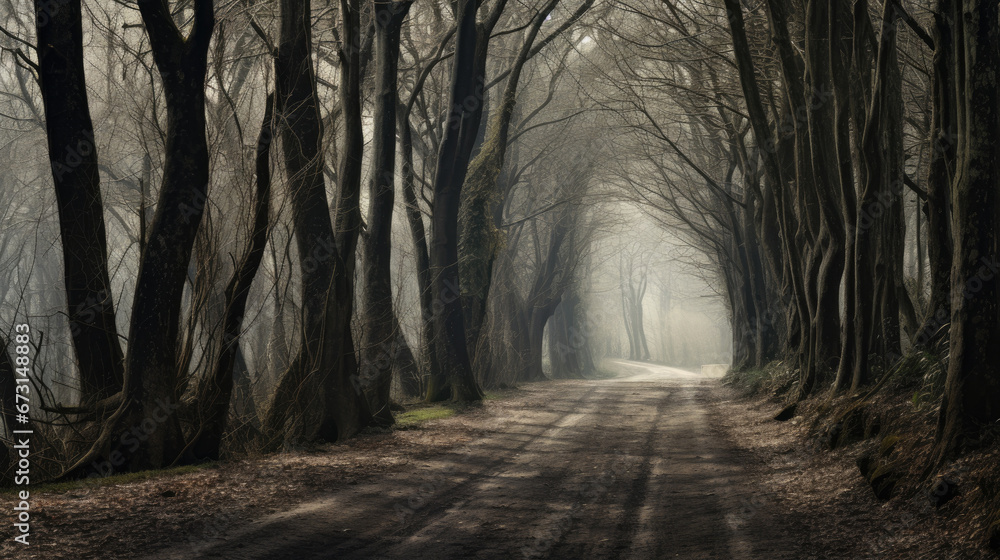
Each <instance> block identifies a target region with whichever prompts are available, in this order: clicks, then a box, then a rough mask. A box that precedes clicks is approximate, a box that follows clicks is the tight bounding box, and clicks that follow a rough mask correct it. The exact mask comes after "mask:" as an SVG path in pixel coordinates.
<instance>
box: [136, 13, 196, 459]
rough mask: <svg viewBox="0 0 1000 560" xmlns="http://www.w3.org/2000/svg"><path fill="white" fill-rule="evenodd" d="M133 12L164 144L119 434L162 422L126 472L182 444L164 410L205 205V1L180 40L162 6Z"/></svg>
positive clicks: (174, 378)
mask: <svg viewBox="0 0 1000 560" xmlns="http://www.w3.org/2000/svg"><path fill="white" fill-rule="evenodd" d="M139 11H140V13H141V14H142V20H143V23H144V24H145V27H146V32H147V34H148V35H149V42H150V45H151V47H152V51H153V60H154V61H155V62H156V66H157V68H159V70H160V75H161V77H162V79H163V82H162V83H163V92H164V96H165V98H166V105H167V137H166V152H165V158H164V167H163V182H162V184H161V186H160V197H159V201H158V202H157V205H156V214H155V215H154V216H153V222H152V223H151V224H150V228H149V243H148V245H147V246H146V251H145V253H144V254H143V257H142V259H141V262H140V264H139V274H138V279H137V281H136V289H135V296H134V299H133V303H132V324H131V328H130V330H129V337H128V342H129V349H130V351H129V352H128V356H127V358H126V363H125V383H124V386H125V397H126V399H127V402H128V405H127V406H128V410H129V412H130V414H127V415H126V421H125V424H124V426H128V427H133V426H139V425H141V424H142V423H143V422H147V421H148V420H149V419H151V418H156V419H160V418H161V417H162V416H164V414H166V419H165V420H163V421H162V422H161V423H160V425H158V426H157V427H156V428H155V429H154V430H153V431H152V433H151V434H149V435H148V439H146V440H145V441H144V442H142V445H139V446H138V447H137V449H135V452H134V453H133V454H132V455H131V457H130V458H129V461H128V464H129V467H130V468H131V469H133V470H140V469H145V468H158V467H162V466H164V465H167V464H170V463H171V462H173V461H174V459H176V458H177V456H178V453H179V452H180V450H181V447H182V444H183V442H182V433H181V428H180V424H179V422H178V421H177V417H176V415H174V414H173V413H172V409H171V407H173V406H175V403H178V402H179V401H180V395H179V394H177V390H178V387H179V386H180V384H179V383H178V381H179V380H178V374H179V372H178V369H177V366H178V363H177V347H178V333H179V327H180V314H181V297H182V294H183V290H184V283H185V281H186V280H187V275H188V266H189V264H190V262H191V252H192V248H193V245H194V240H195V237H196V235H197V232H198V226H199V225H200V223H201V218H202V216H203V214H204V210H205V201H206V199H207V197H208V182H209V154H208V140H207V136H206V130H205V77H206V74H207V61H208V46H209V43H210V41H211V37H212V31H213V28H214V26H215V13H214V6H213V2H212V0H196V1H195V3H194V25H193V29H192V31H191V34H190V36H189V37H188V38H187V39H185V38H184V37H183V36H182V34H181V32H180V30H179V29H178V28H177V27H176V25H175V24H174V21H173V19H172V17H171V15H170V12H169V10H168V8H167V5H166V3H164V2H159V1H156V0H143V1H140V2H139Z"/></svg>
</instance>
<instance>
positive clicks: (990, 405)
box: [934, 0, 1000, 465]
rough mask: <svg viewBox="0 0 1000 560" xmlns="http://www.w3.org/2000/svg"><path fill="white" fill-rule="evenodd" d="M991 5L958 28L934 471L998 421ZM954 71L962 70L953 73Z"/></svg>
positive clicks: (999, 199) (998, 154)
mask: <svg viewBox="0 0 1000 560" xmlns="http://www.w3.org/2000/svg"><path fill="white" fill-rule="evenodd" d="M997 12H998V9H997V3H996V2H992V1H984V0H967V1H966V2H965V3H964V4H963V6H962V10H961V13H960V14H959V16H960V17H958V18H955V20H954V21H955V25H956V26H960V27H962V33H961V36H962V39H963V42H962V43H961V51H962V55H963V56H964V59H965V63H964V69H965V70H966V72H965V73H964V74H958V75H957V76H956V80H958V81H960V82H963V83H964V92H965V95H964V96H962V97H959V103H961V104H963V105H964V110H962V111H961V112H960V115H962V118H961V124H960V131H961V136H960V138H961V146H960V149H959V154H958V162H957V163H958V168H957V170H956V176H955V181H954V183H953V185H952V190H951V195H952V197H951V199H952V202H953V204H954V207H953V211H954V214H953V220H952V227H953V231H954V234H955V238H954V246H953V251H954V253H953V254H954V264H953V266H952V274H951V285H952V298H951V300H952V310H951V333H950V341H951V348H950V357H949V360H948V377H947V380H946V382H945V394H944V400H943V402H942V405H941V413H940V418H939V424H938V432H937V441H936V445H935V449H934V460H935V463H936V464H938V465H940V464H942V463H943V462H944V461H945V460H947V459H948V458H950V457H951V456H953V454H954V453H955V452H957V451H960V450H962V449H964V448H967V447H975V446H976V445H977V443H978V442H979V436H980V434H981V430H982V429H983V428H985V427H986V426H990V425H993V424H994V423H995V421H996V420H997V419H998V418H1000V404H998V403H1000V302H998V297H1000V287H998V282H997V274H998V273H1000V270H998V268H1000V265H998V263H997V251H998V249H1000V235H998V233H1000V232H998V221H1000V211H998V209H1000V193H998V192H997V191H998V189H997V185H998V183H1000V146H998V144H997V142H996V139H997V138H998V135H1000V108H998V103H1000V95H998V90H1000V83H998V78H997V74H996V69H997V68H998V67H1000V52H998V48H1000V28H998V27H997V16H998V13H997ZM960 69H961V68H960Z"/></svg>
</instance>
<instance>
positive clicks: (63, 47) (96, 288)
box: [35, 0, 124, 404]
mask: <svg viewBox="0 0 1000 560" xmlns="http://www.w3.org/2000/svg"><path fill="white" fill-rule="evenodd" d="M80 4H81V3H80V1H79V0H71V1H68V2H65V3H63V4H62V5H61V6H60V7H59V9H58V10H52V9H51V8H50V3H49V2H46V1H44V0H35V15H36V17H35V22H36V30H37V45H38V49H37V51H38V78H39V86H40V89H41V92H42V102H43V106H44V108H45V116H46V120H45V128H46V133H47V136H48V144H49V161H50V162H51V167H52V178H53V180H54V183H55V191H56V201H57V204H58V210H59V227H60V233H61V235H60V239H61V240H62V249H63V263H64V275H63V277H64V282H65V286H66V304H67V309H68V314H69V321H70V334H71V336H72V339H73V349H74V351H75V352H76V357H77V364H78V367H79V372H80V394H81V400H82V401H84V402H86V403H90V404H93V403H96V402H97V401H100V400H102V399H107V398H109V397H112V396H113V395H115V394H117V393H118V392H119V391H120V390H121V388H122V383H123V379H124V356H123V353H122V348H121V344H120V343H119V341H118V326H117V324H116V320H115V306H114V301H113V300H112V290H111V280H110V278H109V275H108V249H107V235H106V233H105V225H104V204H103V201H102V198H101V180H100V173H99V171H98V161H97V143H96V141H95V138H94V126H93V123H92V122H91V117H90V105H89V102H88V98H87V84H86V80H85V79H84V70H83V59H84V54H83V24H82V19H83V18H82V13H81V6H80Z"/></svg>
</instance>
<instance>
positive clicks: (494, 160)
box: [459, 0, 559, 362]
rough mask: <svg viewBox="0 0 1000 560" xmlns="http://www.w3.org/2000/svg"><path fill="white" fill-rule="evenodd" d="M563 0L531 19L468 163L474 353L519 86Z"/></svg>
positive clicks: (467, 247)
mask: <svg viewBox="0 0 1000 560" xmlns="http://www.w3.org/2000/svg"><path fill="white" fill-rule="evenodd" d="M558 3H559V0H548V2H546V4H545V5H544V6H543V7H542V8H541V9H540V10H539V11H538V13H537V14H536V15H535V18H534V19H533V20H532V21H531V24H530V27H529V28H528V32H527V35H526V36H525V38H524V42H523V43H522V44H521V49H520V51H519V52H518V54H517V58H515V60H514V63H513V65H512V66H511V69H510V71H509V73H508V75H507V85H506V86H505V87H504V91H503V94H502V95H501V97H500V106H499V107H498V108H497V111H496V113H494V115H493V117H492V119H490V123H489V126H488V128H487V130H486V135H485V141H484V142H483V144H482V147H481V148H480V150H479V153H478V154H477V155H476V157H475V159H474V160H473V161H472V162H471V164H470V165H469V174H468V176H469V180H468V181H467V184H466V185H465V186H464V188H463V196H462V207H461V210H460V221H459V226H460V227H459V239H460V243H459V263H460V275H461V277H462V299H463V309H464V310H465V319H466V329H467V331H468V339H469V344H470V345H471V346H472V350H473V355H474V354H475V352H476V349H477V348H478V345H479V341H480V333H481V331H482V326H483V321H484V320H485V319H486V303H487V298H488V297H489V291H490V281H491V280H492V278H493V263H494V262H495V261H496V258H497V254H498V251H499V247H500V245H501V244H502V242H503V241H502V239H503V238H502V233H501V232H500V224H499V223H497V222H496V217H497V212H496V207H497V206H498V205H499V204H500V203H501V198H502V197H501V194H500V192H499V189H498V185H497V180H498V178H499V177H500V172H501V170H502V169H503V166H504V162H505V159H506V154H507V147H508V139H509V136H510V125H511V120H512V118H513V116H514V108H515V104H516V102H517V87H518V84H519V83H520V81H521V72H522V70H523V69H524V65H525V63H526V62H527V61H528V55H529V54H530V52H531V50H532V49H531V47H532V45H533V44H534V42H535V38H536V37H537V36H538V31H539V30H540V29H541V27H542V24H543V23H544V22H545V20H546V19H547V18H548V15H549V13H551V12H552V10H553V9H555V7H556V5H557V4H558ZM473 362H475V360H473Z"/></svg>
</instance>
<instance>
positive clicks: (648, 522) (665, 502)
mask: <svg viewBox="0 0 1000 560" xmlns="http://www.w3.org/2000/svg"><path fill="white" fill-rule="evenodd" d="M637 371H638V372H639V373H636V372H637ZM622 373H623V374H624V376H623V377H620V378H617V379H611V380H601V381H579V382H561V383H558V384H552V385H547V386H533V387H532V388H531V389H530V391H533V392H537V393H538V396H539V397H541V398H539V399H532V402H534V403H535V405H534V406H531V407H528V406H526V407H524V408H520V409H513V410H511V411H510V412H509V414H508V415H507V417H506V418H502V419H501V420H503V421H505V422H506V424H507V425H506V427H505V428H504V429H503V430H502V431H497V432H495V433H489V434H487V435H486V436H484V437H483V438H481V439H480V440H478V441H476V442H472V443H470V444H469V445H468V446H467V447H466V448H465V450H464V452H461V453H459V452H456V451H454V450H450V451H448V450H445V451H442V452H441V453H440V454H439V455H437V456H432V457H431V459H429V460H426V461H423V468H419V467H418V468H413V467H411V468H409V469H407V470H405V471H402V472H398V473H392V474H390V475H388V476H386V477H385V478H384V479H382V480H380V481H377V482H372V483H366V484H359V485H357V486H353V487H350V488H348V489H346V490H341V491H338V492H337V493H335V494H332V495H329V496H327V497H324V498H321V499H318V500H314V501H311V502H309V503H306V504H303V505H300V506H299V507H296V508H295V509H292V510H291V511H288V512H285V513H282V514H278V515H274V516H270V517H268V518H265V519H262V520H260V521H258V522H256V523H253V524H252V525H250V526H248V527H245V528H243V529H240V530H237V531H235V532H233V533H232V534H230V535H228V536H227V537H226V538H225V539H224V540H223V541H222V542H218V541H216V542H203V543H197V544H196V545H195V546H193V547H190V546H189V547H174V548H171V549H169V550H166V551H163V552H161V553H160V554H158V555H154V556H150V557H148V558H149V560H154V559H155V560H171V559H180V558H184V559H189V558H192V559H193V558H223V559H229V560H250V559H264V558H267V559H269V560H270V559H275V560H281V559H286V558H287V559H292V558H294V559H297V560H298V559H310V558H316V559H319V558H336V559H338V560H348V559H360V558H373V559H379V558H386V559H389V558H434V559H441V560H448V559H459V558H461V559H465V558H484V559H485V558H504V559H510V560H514V559H518V558H574V559H575V558H613V559H616V560H617V559H622V560H633V559H636V560H637V559H645V558H675V557H676V558H692V559H698V558H734V559H742V558H775V559H781V558H789V559H790V558H796V557H797V556H796V555H795V554H793V553H792V552H790V551H791V550H792V549H793V548H794V547H793V546H791V544H790V543H788V542H787V539H786V537H785V536H784V535H782V534H781V533H780V532H779V531H780V529H779V528H778V527H780V524H778V523H777V521H778V518H779V517H780V514H779V513H778V512H772V511H768V508H767V506H766V504H764V505H755V506H754V507H753V508H749V509H748V508H746V507H744V504H745V503H747V500H746V497H747V496H753V495H754V493H755V490H754V488H753V484H752V480H750V479H749V477H748V475H747V474H746V472H745V471H744V470H743V469H742V468H741V466H740V462H739V459H738V457H737V454H736V452H735V451H734V450H733V449H731V448H730V445H729V444H728V443H727V442H725V441H723V439H722V438H720V437H717V436H715V435H713V433H712V431H711V430H710V423H711V421H712V419H711V418H710V413H709V411H708V410H707V409H706V407H705V406H704V399H703V397H704V395H705V394H707V393H708V392H709V391H712V390H713V389H714V387H715V382H714V381H706V380H704V379H701V378H699V377H698V376H697V375H694V374H691V373H689V372H680V371H678V370H671V369H670V368H659V367H657V366H649V365H648V364H643V365H641V366H639V365H631V366H630V367H629V369H625V368H623V369H622ZM421 489H423V490H421ZM414 496H418V497H419V499H418V500H416V501H414V500H412V498H413V497H414ZM754 503H755V504H759V501H755V502H754ZM400 504H408V505H406V506H405V507H409V506H414V507H412V508H411V509H412V514H409V515H408V516H407V517H406V523H400V521H399V519H398V518H397V515H396V511H397V509H398V507H397V506H399V505H400Z"/></svg>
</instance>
